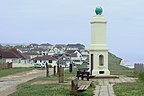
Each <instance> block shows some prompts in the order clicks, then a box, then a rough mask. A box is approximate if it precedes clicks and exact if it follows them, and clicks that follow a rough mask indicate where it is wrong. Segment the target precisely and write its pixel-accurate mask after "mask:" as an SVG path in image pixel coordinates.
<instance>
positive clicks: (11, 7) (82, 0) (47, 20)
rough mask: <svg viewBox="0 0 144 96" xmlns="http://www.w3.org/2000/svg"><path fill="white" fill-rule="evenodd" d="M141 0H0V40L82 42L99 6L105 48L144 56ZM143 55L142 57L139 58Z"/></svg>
mask: <svg viewBox="0 0 144 96" xmlns="http://www.w3.org/2000/svg"><path fill="white" fill-rule="evenodd" d="M143 4H144V0H0V33H1V34H0V43H26V44H29V43H51V44H57V43H65V44H67V43H82V44H84V45H85V46H86V48H87V49H88V48H89V46H90V38H91V37H90V36H91V25H90V22H91V19H92V17H93V16H94V15H95V12H94V10H95V8H96V7H97V6H101V7H102V8H103V10H104V12H103V15H104V16H105V18H106V20H107V21H108V23H107V45H108V48H109V51H110V52H112V53H114V54H116V55H118V56H121V57H122V56H124V54H128V55H129V56H141V57H140V58H141V59H142V58H143V57H142V55H143V56H144V51H143V49H144V42H143V38H144V27H143V26H144V24H143V23H144V10H143V9H144V6H143ZM143 59H144V58H143Z"/></svg>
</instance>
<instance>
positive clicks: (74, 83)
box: [71, 78, 78, 95]
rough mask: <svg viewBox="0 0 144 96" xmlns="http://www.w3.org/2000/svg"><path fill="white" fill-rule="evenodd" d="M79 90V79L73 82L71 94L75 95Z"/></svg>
mask: <svg viewBox="0 0 144 96" xmlns="http://www.w3.org/2000/svg"><path fill="white" fill-rule="evenodd" d="M77 89H78V78H75V79H74V80H72V81H71V94H72V95H75V94H76V93H77Z"/></svg>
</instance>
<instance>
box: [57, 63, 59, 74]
mask: <svg viewBox="0 0 144 96" xmlns="http://www.w3.org/2000/svg"><path fill="white" fill-rule="evenodd" d="M57 75H59V64H58V65H57Z"/></svg>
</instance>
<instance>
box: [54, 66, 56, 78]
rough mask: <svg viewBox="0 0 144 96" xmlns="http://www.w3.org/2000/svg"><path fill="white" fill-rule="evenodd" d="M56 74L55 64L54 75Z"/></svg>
mask: <svg viewBox="0 0 144 96" xmlns="http://www.w3.org/2000/svg"><path fill="white" fill-rule="evenodd" d="M55 75H56V66H54V76H55Z"/></svg>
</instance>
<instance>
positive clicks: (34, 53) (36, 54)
mask: <svg viewBox="0 0 144 96" xmlns="http://www.w3.org/2000/svg"><path fill="white" fill-rule="evenodd" d="M23 54H24V55H26V56H28V57H29V58H30V59H32V58H35V57H40V56H41V55H40V54H39V53H36V52H25V53H23Z"/></svg>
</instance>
